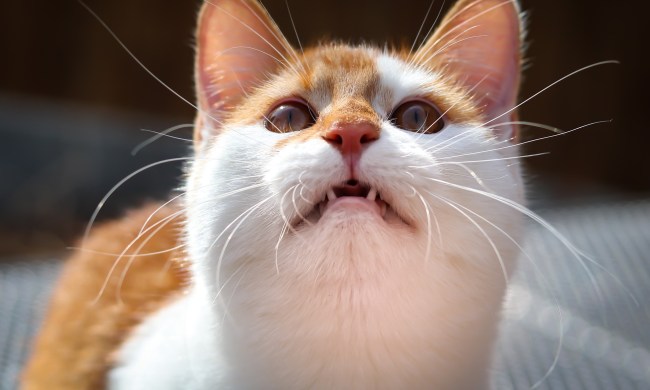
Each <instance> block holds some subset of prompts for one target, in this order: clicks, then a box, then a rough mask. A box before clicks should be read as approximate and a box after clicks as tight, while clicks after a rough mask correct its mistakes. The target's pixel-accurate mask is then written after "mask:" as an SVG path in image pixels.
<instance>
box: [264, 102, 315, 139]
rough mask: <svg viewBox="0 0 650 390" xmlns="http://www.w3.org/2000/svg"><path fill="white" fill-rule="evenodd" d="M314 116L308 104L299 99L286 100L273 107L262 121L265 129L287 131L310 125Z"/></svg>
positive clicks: (313, 120)
mask: <svg viewBox="0 0 650 390" xmlns="http://www.w3.org/2000/svg"><path fill="white" fill-rule="evenodd" d="M314 122H316V118H315V116H314V114H313V112H312V110H311V109H310V108H309V106H308V105H307V104H305V103H303V102H299V101H288V102H285V103H282V104H280V105H279V106H277V107H275V108H274V109H273V110H272V111H271V112H270V113H269V114H268V115H267V116H266V120H265V121H264V126H265V127H266V128H267V130H270V131H273V132H276V133H288V132H290V131H298V130H303V129H306V128H308V127H310V126H312V125H313V124H314Z"/></svg>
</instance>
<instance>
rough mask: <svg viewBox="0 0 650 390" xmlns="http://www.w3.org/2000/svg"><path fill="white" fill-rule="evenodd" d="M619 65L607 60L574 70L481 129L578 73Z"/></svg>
mask: <svg viewBox="0 0 650 390" xmlns="http://www.w3.org/2000/svg"><path fill="white" fill-rule="evenodd" d="M618 64H620V62H618V61H615V60H607V61H600V62H596V63H594V64H591V65H587V66H583V67H582V68H580V69H578V70H574V71H573V72H571V73H569V74H567V75H565V76H563V77H560V78H559V79H557V80H555V81H554V82H552V83H551V84H549V85H547V86H546V87H544V88H542V89H541V90H539V91H537V92H536V93H534V94H532V95H531V96H529V97H528V98H526V99H524V100H523V101H521V102H520V103H519V104H517V105H515V106H514V107H512V108H510V109H509V110H507V111H505V112H504V113H502V114H501V115H498V116H496V117H494V118H492V119H490V120H488V121H487V122H484V123H483V124H481V125H480V127H483V126H485V125H488V124H490V123H492V122H494V121H496V120H497V119H499V118H502V117H504V116H505V115H508V114H510V113H511V112H513V111H515V110H516V109H518V108H519V107H521V106H522V105H524V104H526V103H527V102H529V101H530V100H532V99H534V98H535V97H537V96H538V95H540V94H542V93H543V92H545V91H546V90H548V89H550V88H552V87H554V86H555V85H557V84H558V83H561V82H562V81H564V80H566V79H568V78H570V77H572V76H575V75H576V74H578V73H581V72H584V71H585V70H588V69H591V68H595V67H598V66H602V65H618Z"/></svg>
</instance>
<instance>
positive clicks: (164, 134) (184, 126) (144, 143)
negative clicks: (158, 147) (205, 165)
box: [131, 123, 194, 156]
mask: <svg viewBox="0 0 650 390" xmlns="http://www.w3.org/2000/svg"><path fill="white" fill-rule="evenodd" d="M193 127H194V123H184V124H180V125H176V126H172V127H170V128H168V129H166V130H163V131H160V132H158V131H154V130H148V129H141V130H142V131H146V132H150V133H155V134H156V135H154V136H152V137H150V138H148V139H146V140H144V141H142V142H140V143H139V144H138V145H136V146H135V147H134V148H133V150H131V156H135V155H136V154H138V152H140V151H141V150H142V149H144V148H145V147H147V146H149V145H150V144H152V143H154V142H156V141H157V140H159V139H160V138H162V137H167V138H172V139H176V140H180V141H188V142H192V140H191V139H187V138H181V137H174V136H171V135H169V133H171V132H174V131H176V130H180V129H187V128H193Z"/></svg>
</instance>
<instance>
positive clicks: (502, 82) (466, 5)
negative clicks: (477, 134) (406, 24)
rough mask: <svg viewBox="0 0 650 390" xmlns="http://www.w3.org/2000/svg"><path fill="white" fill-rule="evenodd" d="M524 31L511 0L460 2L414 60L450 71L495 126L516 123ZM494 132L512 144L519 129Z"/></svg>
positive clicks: (501, 128)
mask: <svg viewBox="0 0 650 390" xmlns="http://www.w3.org/2000/svg"><path fill="white" fill-rule="evenodd" d="M523 32H524V27H523V20H522V14H521V12H520V8H519V5H518V3H517V1H516V0H460V1H459V2H457V3H456V5H455V6H454V7H453V8H452V9H451V10H450V11H449V13H448V14H447V16H446V17H445V18H444V19H443V21H442V22H441V24H440V26H439V27H438V29H437V30H436V32H435V33H434V34H433V35H432V36H431V37H430V38H429V39H428V40H427V42H425V44H424V45H423V46H422V47H421V48H420V49H419V50H418V51H417V52H416V53H415V58H416V59H418V60H419V61H420V62H421V63H422V62H424V63H425V64H426V65H429V66H431V67H433V68H436V69H443V70H444V71H448V72H452V74H454V75H455V77H457V79H458V80H459V82H461V83H462V84H464V86H465V87H466V88H467V89H471V90H472V94H473V95H474V96H475V97H476V99H477V101H478V103H479V105H480V108H481V109H482V110H483V113H484V114H485V118H486V119H487V120H488V121H491V122H490V123H489V125H490V126H494V125H496V124H500V123H503V122H509V121H513V120H516V115H517V114H516V110H514V107H515V105H516V102H517V95H518V91H519V81H520V72H521V63H522V39H523V38H522V36H523ZM495 132H496V135H497V136H498V137H499V138H500V139H513V140H515V139H516V138H517V136H518V126H516V125H500V126H497V127H495Z"/></svg>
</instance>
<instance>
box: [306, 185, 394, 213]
mask: <svg viewBox="0 0 650 390" xmlns="http://www.w3.org/2000/svg"><path fill="white" fill-rule="evenodd" d="M334 208H337V209H339V210H338V211H343V210H344V211H343V212H350V213H356V212H366V213H376V215H377V216H379V217H380V218H382V219H383V220H384V221H387V222H393V221H401V222H403V223H406V222H405V221H404V220H403V219H402V218H401V217H400V216H399V215H398V214H397V213H396V212H395V210H394V209H393V208H392V207H391V206H390V204H389V203H387V202H386V201H385V200H383V199H382V197H381V193H380V192H379V191H378V190H377V189H376V188H374V187H371V186H368V185H366V184H363V183H361V182H359V181H358V180H355V179H350V180H348V181H346V182H344V183H343V184H341V185H339V186H334V187H332V188H330V189H329V190H327V191H326V192H325V193H324V194H323V195H322V198H321V201H320V202H318V203H316V204H315V206H314V208H313V209H312V210H311V211H310V212H309V214H308V215H307V217H306V218H305V219H304V220H306V221H308V223H317V222H318V221H319V220H320V219H321V217H322V216H323V215H325V214H326V213H327V212H328V210H330V209H334ZM297 222H298V223H301V222H303V221H302V220H299V221H297Z"/></svg>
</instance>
